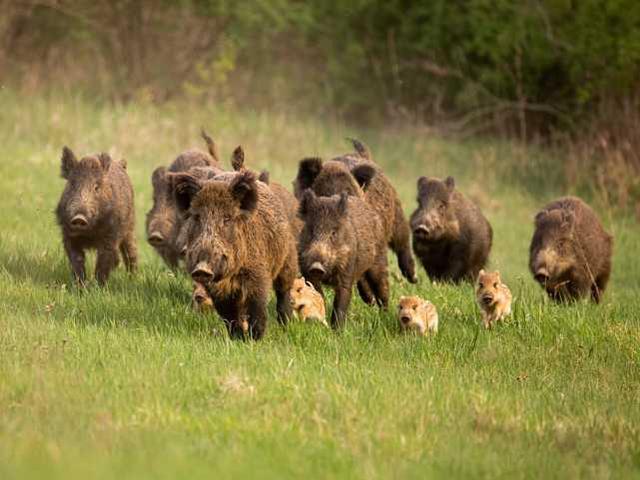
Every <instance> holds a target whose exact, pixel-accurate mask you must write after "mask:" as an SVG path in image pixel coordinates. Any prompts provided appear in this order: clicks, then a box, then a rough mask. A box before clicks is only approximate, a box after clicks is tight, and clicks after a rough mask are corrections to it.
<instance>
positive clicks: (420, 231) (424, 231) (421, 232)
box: [413, 223, 429, 237]
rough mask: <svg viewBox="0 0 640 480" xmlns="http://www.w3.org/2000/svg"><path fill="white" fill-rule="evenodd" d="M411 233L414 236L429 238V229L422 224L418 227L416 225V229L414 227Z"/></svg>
mask: <svg viewBox="0 0 640 480" xmlns="http://www.w3.org/2000/svg"><path fill="white" fill-rule="evenodd" d="M413 233H414V234H415V235H416V236H424V237H427V236H429V227H427V226H426V225H425V224H424V223H421V224H420V225H418V226H417V227H415V228H414V229H413Z"/></svg>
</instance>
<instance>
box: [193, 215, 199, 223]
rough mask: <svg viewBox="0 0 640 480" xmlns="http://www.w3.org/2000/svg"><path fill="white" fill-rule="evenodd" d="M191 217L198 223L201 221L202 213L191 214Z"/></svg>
mask: <svg viewBox="0 0 640 480" xmlns="http://www.w3.org/2000/svg"><path fill="white" fill-rule="evenodd" d="M191 218H192V219H193V221H194V222H196V223H200V215H199V214H197V213H194V214H192V215H191Z"/></svg>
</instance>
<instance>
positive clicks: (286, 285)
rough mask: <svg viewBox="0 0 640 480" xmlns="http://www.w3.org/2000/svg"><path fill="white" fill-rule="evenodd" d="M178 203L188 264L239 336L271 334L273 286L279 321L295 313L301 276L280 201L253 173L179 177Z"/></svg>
mask: <svg viewBox="0 0 640 480" xmlns="http://www.w3.org/2000/svg"><path fill="white" fill-rule="evenodd" d="M172 182H173V185H174V188H175V198H176V205H177V207H178V208H179V209H180V210H181V212H184V213H186V215H185V216H184V218H185V225H184V229H185V231H186V237H187V240H186V243H187V252H186V259H185V262H186V266H187V270H188V271H189V272H190V274H191V277H192V279H193V280H194V281H195V282H196V283H198V284H201V285H203V286H204V287H205V288H206V290H207V293H208V294H209V296H210V297H211V299H212V300H213V304H214V306H215V309H216V311H217V312H218V314H219V315H220V317H221V318H222V319H223V320H224V322H225V325H226V326H227V329H228V331H229V335H230V336H231V337H232V338H238V337H243V335H244V333H245V328H244V325H245V324H244V321H245V320H246V321H247V325H248V333H249V335H250V336H251V337H252V338H253V339H256V340H257V339H260V338H262V336H263V335H264V332H265V329H266V321H267V302H268V299H269V292H270V290H271V286H272V285H273V288H274V290H275V292H276V310H277V313H278V320H279V321H280V322H281V323H286V321H287V319H288V318H289V317H291V313H292V311H291V304H290V298H289V292H290V290H291V285H292V284H293V281H294V279H295V278H296V276H297V273H298V262H297V255H296V245H295V240H294V237H293V234H292V232H291V229H290V227H289V224H288V222H287V218H286V216H285V214H284V212H283V211H282V206H281V204H280V201H279V199H278V198H277V197H276V196H275V194H274V193H273V192H272V191H271V189H270V188H269V187H268V186H267V185H265V184H264V183H262V182H259V181H257V178H256V175H255V173H254V172H251V171H244V172H240V173H236V174H234V176H233V178H230V179H229V180H228V181H222V180H217V179H215V178H214V179H212V180H202V179H199V178H197V177H195V176H193V175H191V174H190V173H174V174H172Z"/></svg>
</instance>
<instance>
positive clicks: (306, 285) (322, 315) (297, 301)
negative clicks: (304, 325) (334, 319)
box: [291, 277, 329, 327]
mask: <svg viewBox="0 0 640 480" xmlns="http://www.w3.org/2000/svg"><path fill="white" fill-rule="evenodd" d="M291 307H292V308H293V311H294V312H296V314H297V315H298V317H299V318H300V320H302V321H317V322H320V323H322V324H323V325H325V326H327V327H328V326H329V325H328V324H327V319H326V312H325V307H324V299H323V298H322V295H320V292H318V291H317V290H316V289H315V288H313V285H312V284H311V282H307V281H306V280H305V279H304V277H302V278H296V279H295V280H294V281H293V286H292V287H291Z"/></svg>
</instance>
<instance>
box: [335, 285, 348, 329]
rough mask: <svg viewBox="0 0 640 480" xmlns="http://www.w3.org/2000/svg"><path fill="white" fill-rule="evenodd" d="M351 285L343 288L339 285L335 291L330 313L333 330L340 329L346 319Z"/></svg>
mask: <svg viewBox="0 0 640 480" xmlns="http://www.w3.org/2000/svg"><path fill="white" fill-rule="evenodd" d="M352 290H353V285H348V286H344V285H343V284H339V285H338V287H337V288H336V289H335V292H336V294H335V297H334V299H333V311H332V312H331V326H332V327H333V328H340V327H342V326H344V321H345V319H346V317H347V310H348V309H349V304H350V303H351V291H352Z"/></svg>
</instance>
